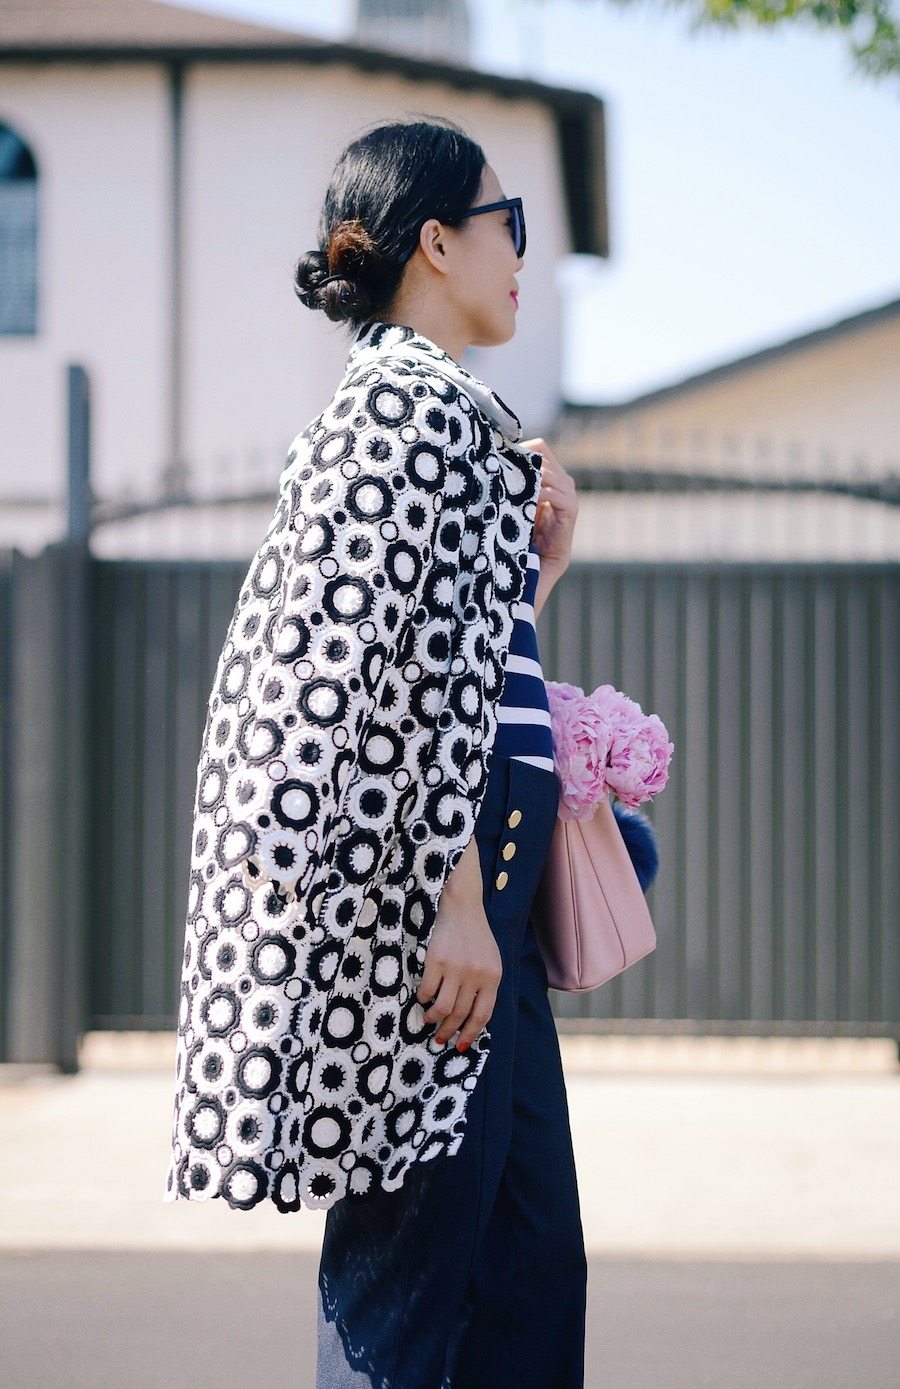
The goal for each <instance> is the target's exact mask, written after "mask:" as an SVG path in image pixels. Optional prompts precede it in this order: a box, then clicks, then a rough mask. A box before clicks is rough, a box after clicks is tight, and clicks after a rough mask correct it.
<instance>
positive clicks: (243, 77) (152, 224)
mask: <svg viewBox="0 0 900 1389" xmlns="http://www.w3.org/2000/svg"><path fill="white" fill-rule="evenodd" d="M416 113H436V114H441V115H447V116H450V117H451V118H454V119H457V120H459V121H461V122H462V123H463V124H464V126H465V127H466V128H467V129H468V130H469V131H470V132H471V133H472V134H473V135H474V136H475V138H476V139H478V140H479V141H480V142H481V143H482V144H483V145H484V147H485V149H486V151H487V153H488V158H489V159H490V160H491V162H492V163H493V165H494V167H495V168H496V169H497V172H498V174H499V176H500V179H501V182H502V183H503V185H504V188H505V189H506V191H507V192H508V193H509V194H510V195H512V194H513V193H521V194H522V195H523V197H524V198H525V199H526V207H527V211H528V217H529V246H528V251H527V255H526V262H525V266H524V268H523V270H522V272H521V274H520V277H519V278H520V284H521V291H522V293H521V299H520V309H519V319H518V323H519V328H518V332H517V335H516V337H515V339H513V341H512V342H510V343H509V344H507V345H505V346H503V347H501V348H497V349H482V350H480V351H477V352H476V351H472V352H470V353H469V354H467V356H466V358H465V364H466V365H467V366H468V367H469V369H470V370H472V371H474V372H476V374H479V375H483V376H484V378H485V379H486V380H488V381H489V383H490V384H491V385H492V386H494V387H495V389H497V390H498V391H499V392H500V394H501V395H502V396H503V397H504V398H505V399H506V400H507V401H508V402H509V404H510V405H511V406H512V407H513V409H515V410H517V411H518V412H519V413H520V414H521V415H522V420H523V425H524V427H525V433H526V436H527V435H533V434H537V433H541V432H546V431H547V429H548V428H549V426H550V424H551V423H552V421H553V419H554V418H555V416H556V414H557V411H558V404H559V395H560V339H561V329H560V300H559V291H558V288H557V284H556V278H555V266H556V263H557V261H558V260H559V258H560V257H561V256H562V255H563V254H565V253H566V251H567V250H568V233H567V227H566V222H565V214H564V202H563V190H562V186H561V179H560V171H559V167H558V153H557V145H556V138H555V130H554V125H553V120H552V117H551V116H550V115H549V113H548V112H547V111H546V110H545V109H544V108H543V107H541V106H539V105H537V104H535V103H530V102H521V101H515V102H512V101H504V100H502V99H500V98H496V97H492V96H490V95H488V94H473V95H468V94H466V93H456V92H451V91H449V90H448V89H446V88H443V87H441V86H440V85H438V84H421V83H411V82H404V81H401V80H399V79H397V78H395V77H392V76H375V77H365V78H363V77H361V76H360V74H359V73H358V72H355V71H353V70H351V69H349V68H340V67H335V68H324V69H312V68H308V67H303V66H299V65H293V64H288V63H285V64H261V65H256V64H247V65H244V66H230V65H216V64H207V65H202V66H198V67H196V68H189V69H188V71H187V75H186V81H185V93H184V115H183V120H184V174H183V177H184V192H183V238H184V239H183V267H184V278H183V319H182V322H183V390H182V402H183V403H182V444H183V454H184V457H185V458H186V461H187V462H188V464H189V465H190V467H191V468H192V470H193V476H194V479H195V481H196V482H197V484H198V485H199V486H200V487H201V488H202V489H203V490H204V491H207V492H208V491H210V490H213V489H215V488H217V487H218V486H220V485H225V486H226V487H228V488H232V489H240V488H244V489H245V488H246V486H247V484H248V482H249V483H252V484H253V485H254V486H256V487H261V488H262V489H265V488H267V487H274V486H275V483H276V482H277V478H278V475H279V473H280V471H281V469H282V467H283V465H284V459H285V454H286V451H287V448H288V445H289V443H290V441H291V439H292V438H293V437H294V435H295V434H296V433H297V432H298V431H299V430H300V429H302V428H303V426H304V425H305V424H306V423H307V421H308V420H309V419H310V418H311V417H312V416H313V415H314V414H315V413H316V412H317V411H318V410H319V409H321V408H322V406H323V405H324V404H325V403H326V401H327V400H328V398H329V396H330V394H331V392H332V390H333V388H334V386H335V384H336V382H337V380H338V378H339V375H340V372H341V370H342V368H343V365H344V362H345V359H346V355H347V352H348V350H349V347H350V344H351V341H352V339H351V337H350V336H349V334H348V332H347V330H346V329H343V328H341V327H340V326H338V325H335V324H331V323H329V322H328V320H327V319H325V318H324V316H323V315H319V314H312V313H310V312H309V311H308V310H307V309H305V308H304V307H303V305H301V304H300V302H299V300H298V299H297V298H296V296H295V295H294V292H293V286H292V272H293V265H294V262H295V260H296V258H297V256H298V255H299V254H300V253H301V252H302V251H305V250H308V249H311V248H312V247H313V246H314V245H315V244H316V231H317V218H318V211H319V206H320V201H321V198H322V195H323V193H324V189H325V185H326V182H327V178H328V175H329V173H330V170H331V168H332V166H333V163H334V160H335V158H336V157H337V155H338V153H339V151H340V149H341V148H342V147H343V145H344V144H345V143H346V142H347V141H348V140H349V139H351V138H352V137H353V136H354V135H356V134H357V133H359V132H360V131H361V130H362V129H363V128H364V127H366V126H367V125H369V124H370V123H374V122H376V121H378V120H380V119H392V118H395V117H397V116H401V115H406V114H416ZM0 120H3V121H5V122H6V123H8V124H9V125H11V126H13V127H14V128H15V129H16V130H17V131H18V132H19V133H20V134H21V135H22V137H23V138H24V139H25V140H26V141H27V142H28V143H29V144H30V146H31V148H32V150H33V152H34V155H35V158H36V160H37V163H38V169H39V218H40V224H39V247H38V274H39V327H38V333H37V335H36V336H34V337H0V545H4V544H5V545H9V544H16V545H18V546H19V547H20V548H25V549H29V550H34V549H36V548H39V547H40V545H41V544H43V543H45V542H46V541H47V540H49V539H52V538H54V537H55V536H56V535H57V534H58V533H59V529H60V525H61V523H62V514H63V513H62V499H63V495H64V487H65V452H66V436H65V424H66V401H65V367H66V364H67V363H68V362H76V361H77V362H80V363H83V364H84V365H85V366H86V367H87V369H88V371H89V373H90V376H91V381H92V391H93V475H94V486H95V490H96V492H97V494H98V496H100V497H104V498H105V497H109V496H117V495H120V494H121V493H122V491H123V489H125V488H126V487H127V488H131V489H132V490H133V491H134V492H135V493H136V494H137V495H139V496H148V495H150V496H152V495H156V494H157V493H158V491H159V488H160V479H161V474H162V470H163V468H164V467H165V465H166V463H167V462H168V461H169V459H168V452H169V441H170V400H169V395H170V392H169V373H170V348H171V323H170V316H171V256H170V217H171V166H170V109H169V92H168V83H167V76H166V72H165V69H164V68H162V67H161V66H158V65H154V64H147V65H146V66H143V65H140V66H134V65H130V64H129V65H124V64H123V65H112V66H111V65H108V64H105V63H104V64H98V65H97V66H95V67H92V66H87V65H79V64H72V65H60V64H50V65H47V66H46V67H39V66H38V67H28V68H25V67H22V68H18V67H16V66H15V65H5V66H3V67H2V68H0ZM10 494H14V495H15V496H17V497H18V499H19V504H18V505H16V506H9V505H4V503H3V500H2V499H3V498H7V497H9V496H10ZM25 497H29V498H31V499H32V505H30V506H29V507H28V508H27V509H23V506H22V504H21V503H22V500H23V498H25ZM41 498H45V499H46V501H45V502H44V504H40V499H41ZM165 524H168V522H167V521H165V519H164V518H149V519H147V520H146V521H140V522H132V523H130V524H129V525H128V526H118V527H117V528H116V531H117V534H118V537H119V538H118V540H117V549H116V552H117V553H127V552H128V547H129V539H128V537H129V536H131V537H133V539H134V541H135V544H136V545H137V546H138V548H139V549H140V550H141V552H143V553H148V552H152V551H153V537H154V535H158V534H161V527H163V526H164V525H165ZM102 535H103V533H102V531H101V532H98V548H99V549H100V550H101V551H102V550H103V548H104V547H103V541H102ZM164 548H165V549H168V547H164ZM251 549H252V547H251Z"/></svg>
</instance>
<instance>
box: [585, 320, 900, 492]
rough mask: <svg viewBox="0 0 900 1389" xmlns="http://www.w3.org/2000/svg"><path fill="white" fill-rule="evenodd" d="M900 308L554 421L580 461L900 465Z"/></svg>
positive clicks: (870, 470)
mask: <svg viewBox="0 0 900 1389" xmlns="http://www.w3.org/2000/svg"><path fill="white" fill-rule="evenodd" d="M898 380H900V315H895V316H893V317H891V318H885V319H883V320H881V321H880V322H879V321H876V322H874V323H873V322H869V323H867V324H864V325H862V326H861V327H860V328H859V329H858V330H856V331H851V332H847V333H846V334H842V335H841V336H840V337H836V338H832V339H827V338H826V339H824V340H823V341H820V342H817V343H813V344H810V345H809V346H806V347H804V348H802V349H800V350H798V351H796V352H791V353H789V354H786V355H784V356H775V357H773V358H770V359H768V360H766V361H763V362H761V363H758V364H756V365H752V364H751V365H747V366H745V367H743V368H740V369H738V370H736V371H734V372H733V373H728V374H727V375H725V376H723V377H721V378H719V379H718V380H712V381H706V382H699V383H698V384H697V385H695V386H691V387H687V388H686V389H685V390H683V391H678V392H677V393H676V394H674V395H673V396H671V397H669V398H668V399H666V398H663V399H661V400H658V401H650V402H647V403H638V404H636V405H634V406H631V407H627V406H626V407H625V408H624V409H622V410H621V411H617V412H616V413H615V414H614V415H610V416H609V417H608V418H607V419H604V417H603V415H602V413H601V414H598V415H596V416H592V415H584V416H581V417H580V418H579V417H578V415H577V412H573V414H572V416H571V417H570V422H569V423H568V424H567V425H566V427H565V428H564V429H563V430H562V431H561V437H565V438H566V440H567V443H566V447H567V449H568V450H569V452H570V456H571V457H572V458H573V459H574V458H575V457H576V456H577V458H578V459H579V461H584V462H588V463H589V462H590V461H591V460H592V459H600V458H602V459H603V460H604V461H610V462H612V461H616V462H621V463H631V462H635V461H639V460H642V459H644V458H647V459H650V460H652V461H657V462H659V461H665V462H671V463H673V464H676V465H677V464H679V463H681V464H684V466H685V467H688V466H689V467H691V468H692V469H693V468H698V467H703V466H706V467H707V468H708V469H709V470H710V471H715V472H718V471H721V470H722V469H723V467H730V466H732V465H733V466H736V467H738V468H743V469H744V470H746V471H747V472H748V473H750V474H751V475H752V474H754V473H757V474H758V473H760V472H761V471H764V470H768V469H773V470H774V471H775V472H776V473H778V474H780V475H784V474H789V475H795V474H797V475H812V476H821V475H822V473H823V472H825V473H827V472H828V471H829V470H834V471H837V472H840V473H841V474H843V473H844V472H846V468H847V465H848V464H849V465H850V466H851V467H855V466H858V467H859V468H860V469H861V470H862V471H863V472H865V473H867V474H870V475H875V476H880V475H882V474H883V473H884V472H885V471H887V470H888V469H889V468H890V467H891V466H892V467H893V468H894V469H897V468H898V467H900V391H898V389H897V382H898Z"/></svg>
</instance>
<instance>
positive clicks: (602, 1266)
mask: <svg viewBox="0 0 900 1389" xmlns="http://www.w3.org/2000/svg"><path fill="white" fill-rule="evenodd" d="M316 1267H317V1261H316V1258H315V1256H314V1255H311V1254H302V1253H301V1254H285V1253H277V1252H268V1253H265V1254H240V1253H236V1252H234V1251H227V1252H222V1253H218V1254H190V1253H179V1254H170V1253H147V1252H143V1253H140V1254H134V1253H106V1252H74V1251H73V1252H50V1251H29V1252H22V1253H9V1252H5V1253H4V1254H3V1258H2V1263H0V1347H2V1357H0V1364H2V1371H0V1377H2V1383H3V1385H4V1389H256V1386H267V1389H276V1387H277V1389H314V1383H315V1316H314V1313H315V1292H316V1287H315V1278H316ZM290 1308H293V1309H294V1310H293V1311H292V1312H291V1313H290V1315H286V1309H290ZM588 1314H589V1328H590V1329H589V1334H588V1343H587V1364H588V1371H587V1375H586V1378H585V1389H707V1386H708V1389H897V1386H898V1384H900V1266H898V1265H897V1264H896V1263H894V1262H888V1263H881V1264H880V1263H836V1264H829V1263H823V1262H813V1263H797V1262H777V1263H776V1262H765V1261H764V1262H756V1261H754V1262H731V1261H724V1262H721V1261H706V1262H696V1261H691V1262H688V1263H679V1262H677V1261H671V1260H667V1261H661V1260H653V1259H650V1260H635V1259H621V1260H620V1259H593V1260H592V1261H591V1268H590V1278H589V1301H588ZM546 1389H553V1386H552V1385H547V1386H546Z"/></svg>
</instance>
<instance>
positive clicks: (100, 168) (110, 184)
mask: <svg viewBox="0 0 900 1389" xmlns="http://www.w3.org/2000/svg"><path fill="white" fill-rule="evenodd" d="M0 120H3V121H4V122H6V123H7V124H8V125H11V126H13V127H14V128H15V129H16V130H17V131H18V133H19V134H20V135H21V136H22V138H23V139H24V140H26V141H27V143H28V144H29V145H30V146H31V149H32V152H33V154H34V156H35V159H36V161H37V165H38V180H39V181H38V199H39V213H38V216H39V224H38V332H37V334H36V335H35V336H22V337H18V336H10V337H5V336H0V496H7V495H9V494H10V492H15V493H18V494H19V495H20V496H28V497H36V498H42V497H47V498H56V499H57V500H58V499H59V498H60V497H61V496H62V493H63V489H64V487H65V470H66V396H65V369H66V365H67V364H68V363H69V362H80V363H83V364H84V365H85V366H86V367H87V369H88V371H89V372H90V374H91V379H92V385H93V397H94V407H95V408H94V418H93V435H94V457H95V486H96V488H97V490H98V491H100V492H107V491H109V490H118V489H119V488H120V487H121V486H122V484H123V483H124V482H126V481H127V480H134V481H135V482H136V483H138V485H140V484H141V483H143V482H144V481H145V480H146V479H148V478H150V477H152V476H153V475H154V474H155V472H156V471H157V469H158V467H159V464H160V461H161V459H162V458H163V456H164V453H165V448H166V439H167V429H168V424H167V419H168V416H167V404H166V382H167V366H166V361H167V349H168V310H169V293H168V283H169V260H168V237H167V215H168V194H167V181H168V155H167V99H166V87H165V82H164V78H163V74H162V72H161V71H160V69H159V68H158V67H155V66H153V65H148V66H147V67H143V66H139V67H136V66H133V65H122V66H113V67H110V66H107V65H105V64H104V65H98V66H97V67H96V68H90V67H85V66H83V65H75V64H73V65H71V66H64V65H63V66H61V65H52V66H47V67H34V68H28V69H25V68H16V67H14V66H8V67H2V68H0ZM5 515H6V513H5V508H3V507H0V526H2V529H0V543H10V542H11V541H13V540H15V539H16V535H15V533H14V534H12V535H11V534H10V531H13V532H15V529H16V525H17V524H21V523H23V514H22V513H21V512H16V513H14V514H13V516H12V519H9V518H7V519H6V520H5V524H4V521H3V518H4V517H5ZM59 515H60V513H59V510H58V506H57V508H55V509H54V510H53V511H52V513H49V514H48V517H47V520H46V522H43V523H42V521H41V520H40V519H38V518H39V517H40V512H39V511H37V510H35V512H34V515H33V516H32V517H31V519H30V520H29V522H28V524H27V526H26V530H27V534H28V535H29V536H30V537H31V543H32V544H33V543H36V542H39V540H40V539H41V538H43V531H44V529H45V528H49V529H50V531H51V533H54V532H55V530H56V527H57V526H58V521H59ZM16 517H18V522H17V521H16Z"/></svg>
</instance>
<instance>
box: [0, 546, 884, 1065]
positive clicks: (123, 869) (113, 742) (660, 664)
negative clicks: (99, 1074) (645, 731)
mask: <svg viewBox="0 0 900 1389" xmlns="http://www.w3.org/2000/svg"><path fill="white" fill-rule="evenodd" d="M81 570H82V572H83V573H84V574H85V575H86V583H87V589H86V593H87V600H88V601H87V603H86V604H85V605H83V604H81V603H80V601H79V597H78V594H79V583H78V578H77V576H78V572H79V560H78V551H77V549H76V548H72V547H56V548H55V549H53V550H50V551H47V552H45V553H44V554H43V555H41V556H39V557H36V558H34V559H28V560H26V559H25V558H24V557H22V556H18V555H16V556H14V560H13V563H12V564H11V565H10V564H7V565H6V566H5V567H4V566H3V565H0V658H2V661H3V666H2V674H0V809H2V815H3V826H4V835H3V854H4V859H3V861H2V862H0V869H2V871H3V878H2V882H0V1025H2V1046H3V1051H2V1053H0V1055H4V1056H6V1057H9V1058H11V1059H47V1060H60V1061H61V1064H66V1063H67V1062H68V1064H71V1059H72V1055H73V1045H74V1041H73V1039H74V1038H76V1037H77V1032H78V1029H79V1028H82V1029H84V1028H151V1029H157V1028H172V1027H174V1024H175V1010H176V1007H177V993H178V976H179V967H180V953H181V945H182V938H183V930H184V916H185V910H186V904H187V886H188V870H189V856H190V837H191V814H192V807H193V796H194V788H195V776H196V764H197V755H198V752H199V746H200V738H201V734H202V728H203V722H204V718H205V714H206V700H207V697H208V695H209V691H210V687H211V683H212V678H213V672H214V668H215V664H216V660H217V658H218V654H219V650H220V649H221V644H222V641H223V640H224V635H225V630H226V627H227V624H228V620H229V618H230V616H231V612H232V609H233V606H234V603H235V601H236V598H237V594H238V591H239V588H240V585H241V581H242V580H243V578H244V575H245V572H246V562H240V563H237V562H230V561H229V562H222V561H216V562H210V561H136V560H98V559H94V558H91V559H85V560H84V561H83V563H82V564H81ZM539 630H540V637H541V651H542V657H543V662H544V667H545V674H546V675H547V677H548V678H553V679H566V680H571V681H573V682H575V683H577V684H580V685H583V686H584V687H585V688H591V687H593V686H594V685H597V684H599V683H601V682H604V681H610V682H611V683H613V684H614V685H616V686H617V687H618V688H620V689H624V690H625V691H626V692H627V693H628V694H630V695H631V696H632V697H633V698H635V699H637V700H639V701H640V703H641V704H642V706H643V707H644V709H645V710H647V711H650V710H653V711H655V712H657V713H658V714H659V715H660V716H661V718H662V719H663V721H664V723H665V724H666V726H667V728H668V730H669V735H670V737H671V739H672V741H673V742H674V744H675V754H674V757H673V761H672V766H671V772H670V782H669V785H668V786H667V787H666V789H665V790H664V791H663V792H662V793H661V794H660V796H659V797H658V799H657V800H656V802H655V803H653V804H652V805H650V806H649V807H645V810H646V813H647V814H648V816H649V818H650V819H651V821H652V823H653V826H654V829H655V831H656V835H657V840H658V844H659V850H660V858H661V868H660V873H659V877H658V879H657V881H656V883H655V884H654V886H653V887H652V889H651V891H650V896H649V903H650V908H651V911H652V914H653V917H654V921H655V924H656V928H657V935H658V946H657V949H656V951H655V952H653V954H651V955H650V956H648V957H647V958H646V959H645V960H643V961H641V962H640V963H639V964H637V965H635V966H634V967H632V968H631V969H630V970H627V971H626V972H625V973H624V974H622V975H621V976H619V977H618V978H616V979H614V980H612V981H610V983H609V984H607V985H606V986H605V987H603V988H601V989H598V990H595V991H593V992H591V993H589V994H584V995H567V994H561V993H557V992H555V991H554V992H552V993H551V999H552V1001H553V1006H554V1011H555V1012H556V1014H557V1017H558V1019H559V1021H560V1026H561V1027H562V1028H565V1029H575V1030H577V1029H579V1028H582V1027H584V1028H588V1029H591V1028H593V1029H597V1030H601V1031H611V1030H640V1029H646V1030H652V1031H660V1030H689V1031H697V1032H715V1031H719V1032H722V1031H734V1032H754V1031H757V1032H776V1031H787V1032H797V1033H803V1032H807V1033H814V1034H821V1035H834V1034H839V1033H848V1034H858V1035H866V1034H882V1035H890V1036H900V969H898V954H900V932H898V920H900V887H898V862H900V855H898V853H897V843H896V834H897V825H898V823H900V819H898V804H897V801H898V784H900V778H898V771H900V767H898V746H897V741H898V684H900V681H898V660H900V654H898V642H897V634H898V632H900V567H898V566H896V565H884V564H853V565H841V564H765V565H759V564H754V565H745V564H708V565H704V564H673V563H665V564H663V563H657V564H643V563H642V564H635V565H621V564H615V565H594V564H591V565H587V564H574V565H573V566H572V568H571V569H570V570H569V572H568V573H567V574H566V575H565V576H564V578H563V580H562V581H561V582H560V583H559V585H558V586H557V588H556V589H555V591H554V593H553V594H552V595H551V598H550V601H549V603H548V605H547V608H546V610H545V611H544V612H543V613H542V614H541V618H540V619H539ZM79 651H82V652H85V653H88V655H89V659H88V660H87V662H86V663H84V665H83V666H82V665H80V664H79V659H78V653H79ZM80 951H81V952H83V954H80V953H79V952H80Z"/></svg>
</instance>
